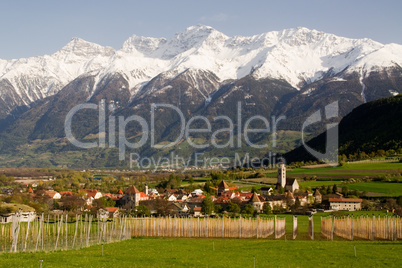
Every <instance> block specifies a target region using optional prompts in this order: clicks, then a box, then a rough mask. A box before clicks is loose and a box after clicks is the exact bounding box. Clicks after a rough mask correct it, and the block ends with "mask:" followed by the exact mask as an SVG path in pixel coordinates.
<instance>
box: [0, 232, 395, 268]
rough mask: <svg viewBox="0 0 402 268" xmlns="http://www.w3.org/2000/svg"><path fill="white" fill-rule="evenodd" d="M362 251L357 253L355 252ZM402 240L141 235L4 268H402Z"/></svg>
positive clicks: (2, 259) (8, 262) (12, 260)
mask: <svg viewBox="0 0 402 268" xmlns="http://www.w3.org/2000/svg"><path fill="white" fill-rule="evenodd" d="M355 249H356V256H355ZM401 251H402V242H400V241H399V242H379V241H374V242H370V241H352V242H348V241H291V240H287V241H285V240H279V241H274V240H262V239H261V240H256V239H242V240H239V239H190V238H187V239H186V238H179V239H162V238H135V239H131V240H126V241H122V242H118V243H114V244H106V245H104V246H103V256H102V246H101V245H98V246H92V247H89V248H85V249H81V250H72V251H56V252H49V253H44V252H41V253H17V254H10V253H6V254H1V255H0V265H1V267H39V264H40V260H43V266H42V267H253V262H254V260H255V267H311V266H312V265H314V266H315V267H346V266H347V267H379V266H381V267H382V266H384V267H385V266H386V267H401V265H402V256H401V254H400V253H401Z"/></svg>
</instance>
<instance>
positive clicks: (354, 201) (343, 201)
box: [328, 198, 363, 211]
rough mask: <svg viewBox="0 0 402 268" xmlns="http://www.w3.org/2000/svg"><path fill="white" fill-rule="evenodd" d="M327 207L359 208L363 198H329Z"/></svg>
mask: <svg viewBox="0 0 402 268" xmlns="http://www.w3.org/2000/svg"><path fill="white" fill-rule="evenodd" d="M328 201H329V207H330V209H333V210H347V211H356V210H361V209H362V207H361V205H362V202H363V199H360V198H329V200H328Z"/></svg>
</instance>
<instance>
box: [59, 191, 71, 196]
mask: <svg viewBox="0 0 402 268" xmlns="http://www.w3.org/2000/svg"><path fill="white" fill-rule="evenodd" d="M60 195H61V196H72V195H74V194H73V193H72V192H70V191H61V192H60Z"/></svg>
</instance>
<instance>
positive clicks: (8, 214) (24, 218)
mask: <svg viewBox="0 0 402 268" xmlns="http://www.w3.org/2000/svg"><path fill="white" fill-rule="evenodd" d="M0 211H1V212H0V223H9V222H12V221H13V218H14V219H16V220H18V221H20V222H28V221H33V220H34V219H35V218H36V212H35V209H34V208H32V207H30V206H26V205H22V204H3V205H1V206H0ZM17 217H18V218H17Z"/></svg>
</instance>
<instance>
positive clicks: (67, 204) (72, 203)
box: [61, 195, 85, 211]
mask: <svg viewBox="0 0 402 268" xmlns="http://www.w3.org/2000/svg"><path fill="white" fill-rule="evenodd" d="M61 201H62V202H61V203H62V204H63V205H62V206H61V208H62V209H63V210H68V211H75V210H78V209H80V208H82V207H83V206H84V205H85V200H84V199H82V198H81V197H80V196H78V195H71V196H66V197H63V199H62V200H61Z"/></svg>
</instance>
